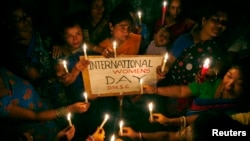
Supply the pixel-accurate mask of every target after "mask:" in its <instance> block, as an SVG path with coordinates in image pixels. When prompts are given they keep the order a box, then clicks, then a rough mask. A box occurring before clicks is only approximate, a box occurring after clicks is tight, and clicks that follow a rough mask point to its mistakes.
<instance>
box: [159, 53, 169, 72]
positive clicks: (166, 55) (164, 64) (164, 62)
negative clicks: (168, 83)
mask: <svg viewBox="0 0 250 141" xmlns="http://www.w3.org/2000/svg"><path fill="white" fill-rule="evenodd" d="M167 60H168V53H166V54H165V56H164V60H163V64H162V66H161V72H163V71H164V69H165V66H166V63H167Z"/></svg>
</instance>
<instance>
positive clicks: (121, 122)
mask: <svg viewBox="0 0 250 141" xmlns="http://www.w3.org/2000/svg"><path fill="white" fill-rule="evenodd" d="M123 124H124V123H123V121H122V120H121V121H120V124H119V126H120V134H121V135H122V134H123V131H122V127H123Z"/></svg>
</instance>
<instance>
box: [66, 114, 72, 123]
mask: <svg viewBox="0 0 250 141" xmlns="http://www.w3.org/2000/svg"><path fill="white" fill-rule="evenodd" d="M67 119H68V122H69V126H72V122H71V114H70V113H68V115H67Z"/></svg>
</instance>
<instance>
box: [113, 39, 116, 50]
mask: <svg viewBox="0 0 250 141" xmlns="http://www.w3.org/2000/svg"><path fill="white" fill-rule="evenodd" d="M113 48H114V49H116V41H114V42H113Z"/></svg>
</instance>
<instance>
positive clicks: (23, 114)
mask: <svg viewBox="0 0 250 141" xmlns="http://www.w3.org/2000/svg"><path fill="white" fill-rule="evenodd" d="M89 106H90V105H89V103H85V102H77V103H74V104H71V105H69V106H67V107H62V108H58V109H51V110H46V111H41V112H35V111H32V110H30V109H27V108H23V107H20V106H18V105H14V104H10V105H9V106H8V112H9V118H12V119H16V120H28V121H46V120H53V119H55V118H57V117H62V116H65V117H66V116H67V114H68V113H69V112H71V113H82V112H86V111H87V110H88V108H89Z"/></svg>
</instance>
